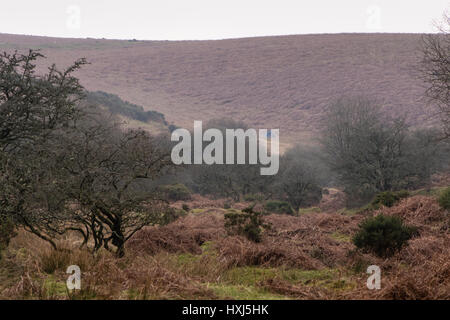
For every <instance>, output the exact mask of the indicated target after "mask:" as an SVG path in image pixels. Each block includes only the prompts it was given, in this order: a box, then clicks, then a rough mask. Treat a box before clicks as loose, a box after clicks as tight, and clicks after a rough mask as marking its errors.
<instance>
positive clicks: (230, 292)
mask: <svg viewBox="0 0 450 320" xmlns="http://www.w3.org/2000/svg"><path fill="white" fill-rule="evenodd" d="M208 288H209V289H212V290H213V291H214V293H215V294H216V295H217V296H218V298H219V299H229V298H232V299H237V300H287V299H289V298H288V297H286V296H283V295H279V294H275V293H272V292H270V291H268V290H266V289H263V288H257V287H255V286H244V285H232V284H231V285H230V284H209V285H208Z"/></svg>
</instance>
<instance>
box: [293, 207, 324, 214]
mask: <svg viewBox="0 0 450 320" xmlns="http://www.w3.org/2000/svg"><path fill="white" fill-rule="evenodd" d="M320 212H322V210H321V209H320V208H319V207H309V208H299V209H298V214H299V215H302V214H309V213H320Z"/></svg>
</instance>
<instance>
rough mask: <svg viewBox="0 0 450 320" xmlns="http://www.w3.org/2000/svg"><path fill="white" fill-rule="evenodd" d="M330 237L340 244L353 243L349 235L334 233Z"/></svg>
mask: <svg viewBox="0 0 450 320" xmlns="http://www.w3.org/2000/svg"><path fill="white" fill-rule="evenodd" d="M330 237H331V238H332V239H334V240H336V241H339V242H351V241H352V237H351V236H349V235H347V234H343V233H340V232H337V231H335V232H333V233H332V234H330Z"/></svg>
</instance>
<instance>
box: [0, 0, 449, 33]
mask: <svg viewBox="0 0 450 320" xmlns="http://www.w3.org/2000/svg"><path fill="white" fill-rule="evenodd" d="M448 8H450V1H449V0H120V1H119V0H38V1H37V0H21V1H10V0H0V33H15V34H31V35H44V36H56V37H82V38H84V37H93V38H110V39H133V38H135V39H139V40H187V39H223V38H237V37H252V36H266V35H285V34H305V33H339V32H411V33H423V32H433V31H434V27H433V23H432V21H433V20H438V19H440V18H441V16H442V13H443V12H444V11H445V9H448Z"/></svg>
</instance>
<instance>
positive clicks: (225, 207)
mask: <svg viewBox="0 0 450 320" xmlns="http://www.w3.org/2000/svg"><path fill="white" fill-rule="evenodd" d="M223 208H224V209H230V208H231V204H230V203H229V202H228V201H227V202H225V203H224V204H223Z"/></svg>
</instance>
